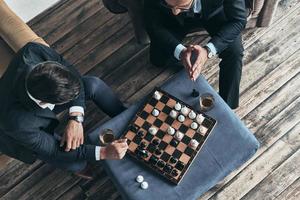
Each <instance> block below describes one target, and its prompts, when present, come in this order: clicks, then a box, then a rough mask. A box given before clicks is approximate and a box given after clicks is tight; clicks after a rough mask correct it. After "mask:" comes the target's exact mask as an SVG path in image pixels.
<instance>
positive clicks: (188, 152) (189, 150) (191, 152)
mask: <svg viewBox="0 0 300 200" xmlns="http://www.w3.org/2000/svg"><path fill="white" fill-rule="evenodd" d="M194 152H195V150H194V149H192V148H191V147H187V148H186V149H185V151H184V153H185V154H186V155H188V156H192V155H193V153H194Z"/></svg>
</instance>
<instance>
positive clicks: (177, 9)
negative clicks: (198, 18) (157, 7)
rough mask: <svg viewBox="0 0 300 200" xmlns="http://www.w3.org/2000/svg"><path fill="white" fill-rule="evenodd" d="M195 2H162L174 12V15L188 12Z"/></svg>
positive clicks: (175, 0)
mask: <svg viewBox="0 0 300 200" xmlns="http://www.w3.org/2000/svg"><path fill="white" fill-rule="evenodd" d="M193 1H194V0H162V3H163V4H164V6H165V7H167V8H169V9H171V10H172V12H173V14H174V15H178V14H179V13H181V12H186V11H188V10H189V9H190V8H191V6H192V4H193Z"/></svg>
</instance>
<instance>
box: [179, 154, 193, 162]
mask: <svg viewBox="0 0 300 200" xmlns="http://www.w3.org/2000/svg"><path fill="white" fill-rule="evenodd" d="M190 159H191V157H190V156H188V155H186V154H182V155H181V156H180V158H179V160H180V161H181V162H183V163H188V162H189V160H190Z"/></svg>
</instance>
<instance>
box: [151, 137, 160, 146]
mask: <svg viewBox="0 0 300 200" xmlns="http://www.w3.org/2000/svg"><path fill="white" fill-rule="evenodd" d="M159 143H160V140H159V139H157V138H155V139H154V140H153V141H152V144H154V145H155V146H157V145H159Z"/></svg>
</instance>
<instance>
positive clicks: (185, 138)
mask: <svg viewBox="0 0 300 200" xmlns="http://www.w3.org/2000/svg"><path fill="white" fill-rule="evenodd" d="M190 141H191V138H190V137H188V136H186V135H185V136H183V138H182V140H181V142H183V143H184V144H186V145H188V144H189V143H190Z"/></svg>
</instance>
